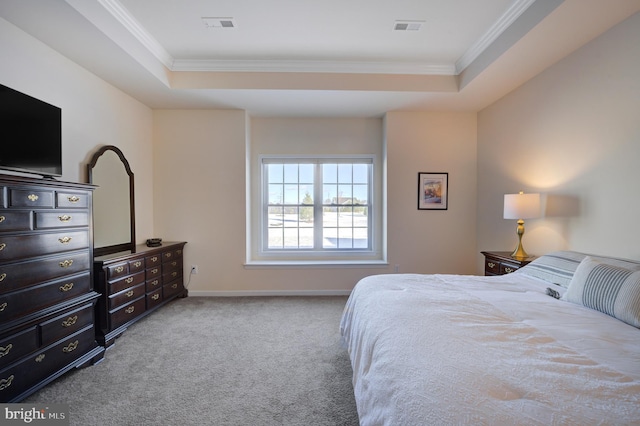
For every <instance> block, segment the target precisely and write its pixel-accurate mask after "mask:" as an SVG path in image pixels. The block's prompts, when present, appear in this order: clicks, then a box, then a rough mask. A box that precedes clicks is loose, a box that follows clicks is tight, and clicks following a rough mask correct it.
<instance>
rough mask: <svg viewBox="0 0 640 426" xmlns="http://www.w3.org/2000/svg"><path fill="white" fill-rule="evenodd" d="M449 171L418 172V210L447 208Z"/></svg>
mask: <svg viewBox="0 0 640 426" xmlns="http://www.w3.org/2000/svg"><path fill="white" fill-rule="evenodd" d="M448 187H449V173H423V172H420V173H418V210H447V208H448V205H449V191H448Z"/></svg>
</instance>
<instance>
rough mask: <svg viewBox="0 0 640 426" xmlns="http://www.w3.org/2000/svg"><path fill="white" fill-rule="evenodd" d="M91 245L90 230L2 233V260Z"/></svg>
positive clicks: (0, 239)
mask: <svg viewBox="0 0 640 426" xmlns="http://www.w3.org/2000/svg"><path fill="white" fill-rule="evenodd" d="M88 247H89V231H72V232H59V233H54V234H51V233H49V234H32V235H15V236H4V237H3V236H2V235H0V262H3V261H10V260H17V259H24V258H27V257H32V256H38V255H41V254H48V253H59V252H63V251H71V250H79V249H83V248H88Z"/></svg>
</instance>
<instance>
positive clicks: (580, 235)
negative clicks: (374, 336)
mask: <svg viewBox="0 0 640 426" xmlns="http://www.w3.org/2000/svg"><path fill="white" fill-rule="evenodd" d="M639 46H640V14H636V15H635V16H633V17H631V18H629V19H628V20H627V21H625V22H623V23H621V24H619V25H618V26H616V27H614V28H613V29H611V30H610V31H608V32H607V33H605V34H604V35H602V36H601V37H599V38H597V39H595V40H594V41H592V42H591V43H589V44H587V45H586V46H584V47H583V48H581V49H579V50H578V51H576V52H574V53H573V54H572V55H570V56H569V57H567V58H565V59H564V60H562V61H560V62H559V63H557V64H555V65H554V66H552V67H551V68H549V69H547V70H546V71H545V72H543V73H541V74H540V75H538V76H537V77H535V78H534V79H532V80H530V81H529V82H528V83H526V84H524V85H523V86H522V87H520V88H519V89H517V90H515V91H514V92H512V93H510V94H509V95H507V96H505V97H504V98H503V99H501V100H500V101H498V102H496V103H495V104H494V105H492V106H490V107H488V108H486V109H484V110H483V111H481V112H480V113H479V114H478V250H510V249H512V248H514V247H515V244H516V243H517V240H516V235H515V226H516V225H515V223H514V221H512V220H505V219H502V205H503V204H502V197H503V194H505V193H513V192H517V191H519V190H524V191H525V192H534V191H535V192H538V191H539V192H541V193H542V194H546V198H547V203H546V216H545V217H544V218H542V219H535V220H534V219H531V220H527V221H526V234H525V236H524V240H523V241H524V246H525V249H526V250H527V251H528V252H529V253H531V254H542V253H545V252H548V251H552V250H558V249H571V250H578V251H585V252H589V253H600V254H607V255H614V256H621V257H630V258H635V259H638V258H640V244H639V243H638V240H639V237H640V232H639V231H638V228H637V222H638V217H640V197H638V182H640V167H638V160H640V79H639V78H638V70H639V69H640V47H639ZM480 262H481V260H480V258H478V260H477V263H478V268H480Z"/></svg>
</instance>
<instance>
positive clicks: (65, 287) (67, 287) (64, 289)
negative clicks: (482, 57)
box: [60, 283, 73, 293]
mask: <svg viewBox="0 0 640 426" xmlns="http://www.w3.org/2000/svg"><path fill="white" fill-rule="evenodd" d="M72 288H73V283H67V284H65V285H61V286H60V291H61V292H63V293H66V292H67V291H70V290H71V289H72Z"/></svg>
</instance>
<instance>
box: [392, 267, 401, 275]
mask: <svg viewBox="0 0 640 426" xmlns="http://www.w3.org/2000/svg"><path fill="white" fill-rule="evenodd" d="M393 272H395V273H396V274H397V273H398V272H400V265H395V266H394V267H393Z"/></svg>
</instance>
